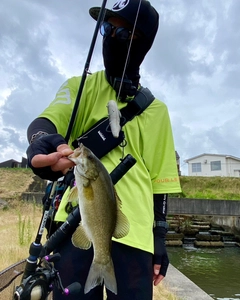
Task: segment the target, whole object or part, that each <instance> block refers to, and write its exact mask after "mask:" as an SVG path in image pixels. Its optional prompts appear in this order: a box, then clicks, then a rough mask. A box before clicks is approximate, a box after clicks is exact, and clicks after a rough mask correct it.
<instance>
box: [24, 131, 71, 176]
mask: <svg viewBox="0 0 240 300" xmlns="http://www.w3.org/2000/svg"><path fill="white" fill-rule="evenodd" d="M71 153H73V151H72V149H71V148H70V147H69V146H68V145H67V144H66V142H65V140H64V138H63V137H62V136H61V135H60V134H49V135H46V136H43V137H41V138H39V139H37V140H34V142H33V143H32V144H30V145H29V147H28V149H27V156H28V165H29V167H30V168H31V169H32V170H33V172H34V173H35V174H36V175H38V176H39V177H41V178H43V179H49V180H52V181H55V180H57V179H58V178H59V177H61V176H63V174H65V173H66V172H67V171H68V170H69V168H71V167H72V166H73V165H74V164H73V163H72V162H71V161H70V160H68V159H67V156H68V155H69V154H71Z"/></svg>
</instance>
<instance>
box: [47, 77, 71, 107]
mask: <svg viewBox="0 0 240 300" xmlns="http://www.w3.org/2000/svg"><path fill="white" fill-rule="evenodd" d="M67 85H68V82H67V81H66V82H64V84H63V85H62V86H61V87H60V89H59V91H58V92H57V97H56V98H55V99H54V101H53V102H52V105H55V104H58V103H61V104H70V103H71V97H70V91H69V88H68V87H66V86H67Z"/></svg>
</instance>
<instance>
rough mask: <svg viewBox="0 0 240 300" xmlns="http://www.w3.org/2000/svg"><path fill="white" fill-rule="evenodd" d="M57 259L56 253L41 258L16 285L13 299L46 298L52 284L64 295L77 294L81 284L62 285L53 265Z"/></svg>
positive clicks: (32, 299)
mask: <svg viewBox="0 0 240 300" xmlns="http://www.w3.org/2000/svg"><path fill="white" fill-rule="evenodd" d="M59 259H60V254H58V253H56V254H53V255H49V256H45V257H44V258H42V259H41V260H40V262H39V264H38V265H37V267H36V270H35V272H34V273H33V274H32V275H29V276H28V277H26V278H24V279H23V280H22V282H21V285H19V286H17V287H16V290H15V293H14V295H13V300H46V299H47V296H48V295H49V294H50V293H51V292H52V289H53V284H54V286H56V287H57V288H58V289H59V290H61V292H62V294H64V295H66V296H67V295H70V294H71V295H77V294H79V292H80V290H81V285H80V283H78V282H74V283H72V284H71V285H69V286H68V287H66V288H64V287H63V285H62V281H61V278H60V275H59V272H58V271H57V270H56V269H55V268H54V265H53V263H54V262H56V261H58V260H59Z"/></svg>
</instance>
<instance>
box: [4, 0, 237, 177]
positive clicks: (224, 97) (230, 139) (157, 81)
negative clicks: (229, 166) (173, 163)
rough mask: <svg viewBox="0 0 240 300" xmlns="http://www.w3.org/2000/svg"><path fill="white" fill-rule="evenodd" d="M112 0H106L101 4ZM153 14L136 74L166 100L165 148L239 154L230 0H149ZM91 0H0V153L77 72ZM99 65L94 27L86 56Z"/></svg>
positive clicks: (21, 138) (16, 149)
mask: <svg viewBox="0 0 240 300" xmlns="http://www.w3.org/2000/svg"><path fill="white" fill-rule="evenodd" d="M115 2H116V1H115V0H109V1H107V7H108V8H111V7H112V6H113V4H114V3H115ZM150 2H151V3H152V5H153V6H155V8H156V9H157V10H158V12H159V14H160V28H159V32H158V35H157V37H156V40H155V43H154V46H153V47H152V49H151V50H150V52H149V53H148V55H147V57H146V59H145V61H144V63H143V64H142V66H141V75H142V78H141V83H142V85H143V86H147V87H148V88H149V89H151V91H152V93H153V94H154V95H155V96H156V98H158V99H161V100H162V101H164V102H165V103H166V104H167V105H168V108H169V113H170V117H171V121H172V127H173V134H174V139H175V148H176V150H177V151H178V153H179V155H180V162H181V169H182V173H183V175H187V167H186V163H185V162H184V160H186V159H188V158H191V157H193V156H196V155H199V154H202V153H214V154H228V155H233V156H237V157H240V150H239V147H240V105H239V100H240V84H239V82H240V18H239V13H240V1H239V0H151V1H150ZM101 4H102V1H101V0H88V1H83V0H50V1H47V0H20V1H19V0H1V2H0V162H2V161H5V160H8V159H12V158H13V159H16V160H18V161H21V158H22V156H24V157H26V155H25V151H26V148H27V145H28V143H27V139H26V130H27V127H28V125H29V124H30V122H31V121H32V120H33V119H34V118H36V117H37V116H38V114H39V113H41V112H42V110H43V109H44V108H45V107H46V106H47V105H48V104H49V102H50V101H51V100H52V99H53V98H54V96H55V93H56V92H57V90H58V88H59V87H60V86H61V84H62V83H63V82H64V81H65V80H66V78H68V77H72V76H75V75H81V74H82V73H83V66H84V64H85V61H86V57H87V53H88V49H89V45H90V42H91V39H92V34H93V31H94V28H95V22H94V21H93V20H92V18H91V17H90V16H89V14H88V10H89V8H90V7H92V6H101ZM101 68H102V57H101V37H100V36H99V38H98V40H97V44H96V47H95V51H94V54H93V58H92V61H91V65H90V70H91V71H92V72H94V71H96V70H98V69H101Z"/></svg>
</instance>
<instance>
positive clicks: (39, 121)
mask: <svg viewBox="0 0 240 300" xmlns="http://www.w3.org/2000/svg"><path fill="white" fill-rule="evenodd" d="M39 131H43V132H46V133H48V134H53V133H57V129H56V127H55V125H54V124H53V123H52V122H51V121H50V120H48V119H46V118H36V119H35V120H33V121H32V123H31V124H30V125H29V127H28V130H27V138H28V142H29V143H30V141H31V138H32V136H33V134H36V133H37V132H39Z"/></svg>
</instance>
